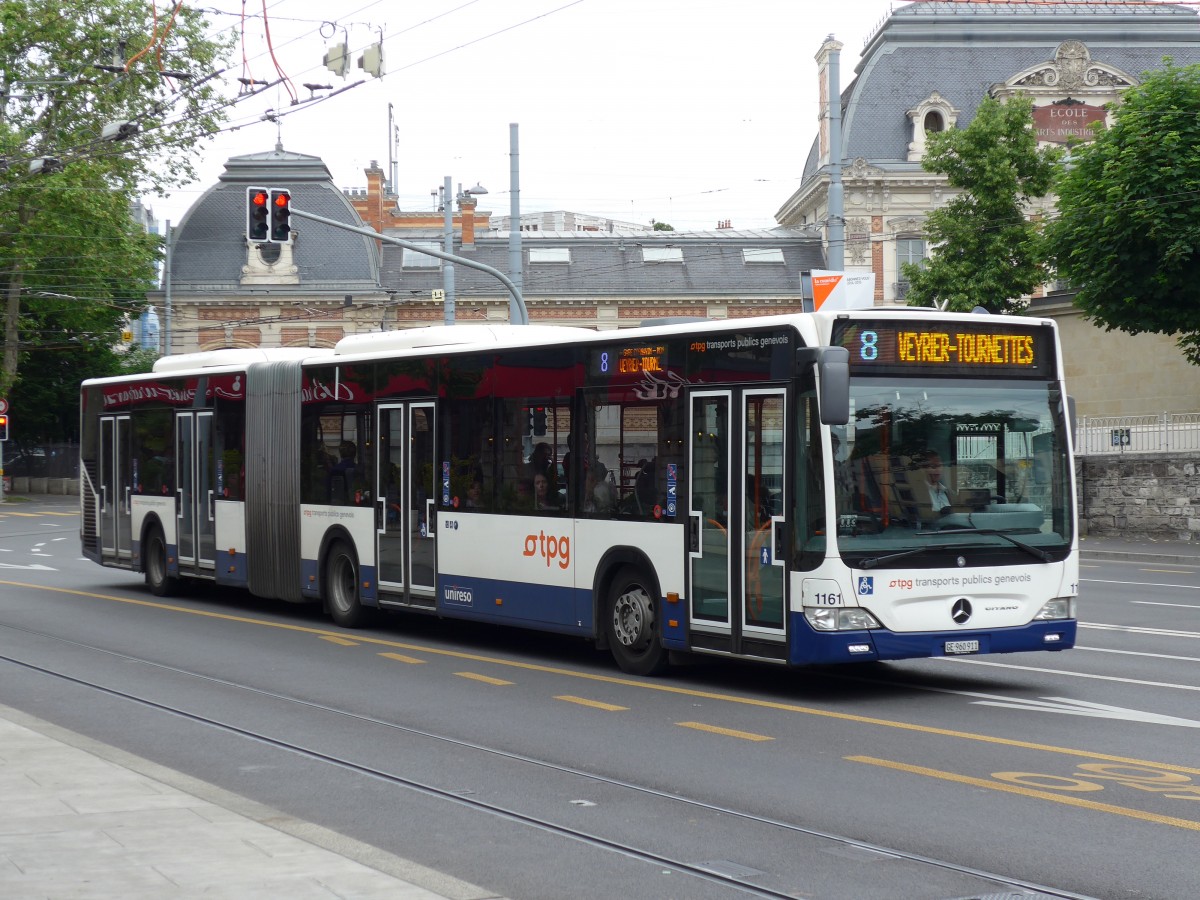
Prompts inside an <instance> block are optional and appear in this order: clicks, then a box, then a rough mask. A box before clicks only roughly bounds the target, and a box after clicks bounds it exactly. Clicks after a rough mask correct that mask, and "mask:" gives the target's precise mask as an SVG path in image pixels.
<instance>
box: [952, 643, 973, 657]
mask: <svg viewBox="0 0 1200 900" xmlns="http://www.w3.org/2000/svg"><path fill="white" fill-rule="evenodd" d="M978 652H979V641H946V654H947V655H950V654H952V653H978Z"/></svg>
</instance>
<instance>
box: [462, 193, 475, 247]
mask: <svg viewBox="0 0 1200 900" xmlns="http://www.w3.org/2000/svg"><path fill="white" fill-rule="evenodd" d="M478 205H479V201H478V200H476V199H475V198H474V197H472V196H471V195H470V194H459V199H458V211H459V215H460V217H461V219H462V245H463V249H464V250H465V249H466V248H467V247H472V248H473V247H474V246H475V207H476V206H478Z"/></svg>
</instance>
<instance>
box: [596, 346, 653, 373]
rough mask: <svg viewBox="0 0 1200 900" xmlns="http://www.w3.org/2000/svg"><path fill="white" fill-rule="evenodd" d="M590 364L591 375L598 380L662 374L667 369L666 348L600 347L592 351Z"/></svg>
mask: <svg viewBox="0 0 1200 900" xmlns="http://www.w3.org/2000/svg"><path fill="white" fill-rule="evenodd" d="M591 363H592V364H591V374H592V375H593V376H596V377H600V378H614V377H635V376H638V375H642V374H643V373H645V372H653V373H655V374H662V373H664V372H665V371H666V369H667V347H666V345H665V344H635V345H634V346H632V347H602V348H600V349H599V350H593V351H592V360H591Z"/></svg>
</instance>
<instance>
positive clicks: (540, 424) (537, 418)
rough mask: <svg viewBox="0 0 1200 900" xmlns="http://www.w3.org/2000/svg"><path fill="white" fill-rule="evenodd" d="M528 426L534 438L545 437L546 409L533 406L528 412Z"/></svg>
mask: <svg viewBox="0 0 1200 900" xmlns="http://www.w3.org/2000/svg"><path fill="white" fill-rule="evenodd" d="M530 413H531V415H530V416H529V424H530V427H531V430H532V432H533V436H534V437H545V435H546V407H544V406H535V407H534V408H533V409H532V410H530Z"/></svg>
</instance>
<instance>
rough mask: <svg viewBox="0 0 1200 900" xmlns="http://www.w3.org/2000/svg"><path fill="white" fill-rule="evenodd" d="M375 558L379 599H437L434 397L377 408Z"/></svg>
mask: <svg viewBox="0 0 1200 900" xmlns="http://www.w3.org/2000/svg"><path fill="white" fill-rule="evenodd" d="M378 413H379V414H378V417H377V421H378V422H379V452H378V453H377V454H376V457H375V458H376V460H377V465H378V472H377V473H376V497H377V498H378V501H379V507H380V508H379V511H378V512H377V516H378V519H377V527H376V547H375V559H376V560H377V563H378V566H379V571H378V575H377V579H378V582H379V592H380V598H381V604H382V605H387V604H388V603H389V602H390V603H392V604H403V605H411V606H422V607H433V606H434V605H435V604H436V602H437V596H436V589H437V543H436V535H437V523H436V516H435V515H434V511H435V510H436V509H437V497H438V494H437V493H436V491H435V479H436V481H437V482H438V483H440V478H438V475H437V472H436V466H435V455H434V450H435V448H434V443H435V442H434V438H435V436H436V434H437V432H436V429H435V415H434V413H435V407H434V404H433V402H432V401H421V402H414V403H394V404H392V403H389V404H383V405H381V406H380V407H379V410H378Z"/></svg>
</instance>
